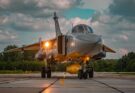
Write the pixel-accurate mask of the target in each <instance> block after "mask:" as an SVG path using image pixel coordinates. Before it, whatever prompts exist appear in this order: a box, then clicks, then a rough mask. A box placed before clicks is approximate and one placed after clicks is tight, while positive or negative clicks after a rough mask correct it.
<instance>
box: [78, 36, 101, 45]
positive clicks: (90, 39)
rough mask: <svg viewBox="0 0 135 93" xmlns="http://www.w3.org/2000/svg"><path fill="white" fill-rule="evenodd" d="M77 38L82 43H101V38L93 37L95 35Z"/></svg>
mask: <svg viewBox="0 0 135 93" xmlns="http://www.w3.org/2000/svg"><path fill="white" fill-rule="evenodd" d="M77 38H78V39H79V40H81V41H83V42H88V43H99V42H101V36H98V35H95V34H82V35H77Z"/></svg>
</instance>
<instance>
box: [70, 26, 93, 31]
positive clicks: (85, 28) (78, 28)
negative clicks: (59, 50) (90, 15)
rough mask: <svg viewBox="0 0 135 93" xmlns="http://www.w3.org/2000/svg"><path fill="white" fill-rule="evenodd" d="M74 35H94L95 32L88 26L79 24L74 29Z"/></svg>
mask: <svg viewBox="0 0 135 93" xmlns="http://www.w3.org/2000/svg"><path fill="white" fill-rule="evenodd" d="M72 33H93V30H92V28H91V27H90V26H88V25H85V24H79V25H76V26H75V27H74V28H73V29H72Z"/></svg>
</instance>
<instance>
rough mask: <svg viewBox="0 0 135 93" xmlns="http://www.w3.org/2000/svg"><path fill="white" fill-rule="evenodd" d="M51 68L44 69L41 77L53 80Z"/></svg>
mask: <svg viewBox="0 0 135 93" xmlns="http://www.w3.org/2000/svg"><path fill="white" fill-rule="evenodd" d="M51 74H52V73H51V67H42V69H41V77H42V78H51Z"/></svg>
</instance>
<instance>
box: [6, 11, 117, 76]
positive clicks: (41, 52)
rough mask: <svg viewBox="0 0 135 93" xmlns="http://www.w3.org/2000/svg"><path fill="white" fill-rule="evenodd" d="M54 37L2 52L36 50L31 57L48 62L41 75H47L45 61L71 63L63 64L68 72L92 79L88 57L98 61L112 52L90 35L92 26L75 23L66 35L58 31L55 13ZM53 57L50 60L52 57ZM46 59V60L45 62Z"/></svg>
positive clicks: (91, 68) (99, 39)
mask: <svg viewBox="0 0 135 93" xmlns="http://www.w3.org/2000/svg"><path fill="white" fill-rule="evenodd" d="M53 19H54V23H55V32H56V37H55V38H52V39H50V40H41V38H40V39H39V42H38V43H34V44H31V45H27V46H24V47H21V48H15V49H11V50H8V51H6V52H16V51H28V50H37V53H36V55H35V58H36V59H38V60H45V62H47V63H48V65H47V66H46V67H43V68H42V71H41V76H42V77H43V78H44V77H46V76H47V77H48V78H50V77H51V66H50V64H49V62H51V61H53V60H55V62H59V63H61V62H75V63H74V64H72V65H70V66H68V67H67V71H68V72H70V73H78V78H80V79H82V78H88V77H90V78H92V77H93V67H91V66H89V63H90V62H91V61H90V60H99V59H102V58H104V57H106V52H111V53H115V51H114V50H112V49H111V48H109V47H107V46H106V45H104V44H103V42H102V37H101V36H100V35H96V34H94V31H93V29H92V28H91V27H90V26H88V25H86V24H78V25H76V26H74V27H73V28H72V30H71V31H69V32H68V33H67V34H63V33H62V32H61V29H60V26H59V22H58V16H57V14H56V12H55V13H54V17H53ZM52 59H53V60H52ZM48 60H49V61H48Z"/></svg>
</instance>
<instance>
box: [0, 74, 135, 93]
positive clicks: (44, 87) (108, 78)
mask: <svg viewBox="0 0 135 93" xmlns="http://www.w3.org/2000/svg"><path fill="white" fill-rule="evenodd" d="M0 93H135V76H126V75H117V74H112V73H95V77H94V78H92V79H82V80H79V79H77V77H76V75H70V74H64V73H53V77H52V78H51V79H42V78H40V74H21V75H19V74H12V75H8V74H7V75H0Z"/></svg>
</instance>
